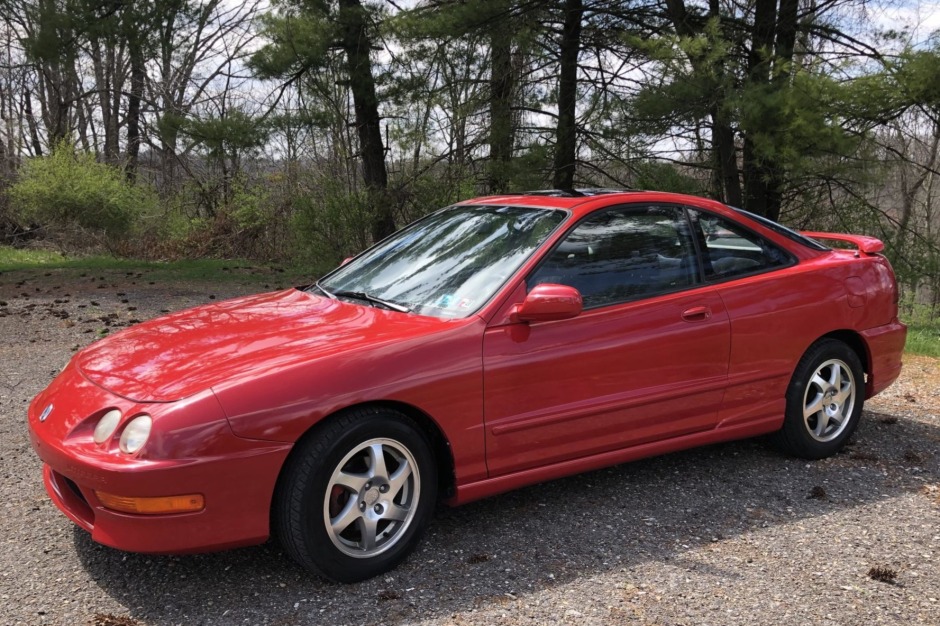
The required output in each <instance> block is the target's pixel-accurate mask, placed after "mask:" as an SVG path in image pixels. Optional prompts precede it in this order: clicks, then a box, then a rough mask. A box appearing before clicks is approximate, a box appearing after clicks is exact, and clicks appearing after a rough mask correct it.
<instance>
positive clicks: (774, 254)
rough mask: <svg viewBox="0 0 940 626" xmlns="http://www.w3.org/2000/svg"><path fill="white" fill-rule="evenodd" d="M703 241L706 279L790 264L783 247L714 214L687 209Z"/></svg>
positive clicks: (760, 270) (749, 272)
mask: <svg viewBox="0 0 940 626" xmlns="http://www.w3.org/2000/svg"><path fill="white" fill-rule="evenodd" d="M689 212H690V213H691V214H692V217H693V220H692V221H693V224H695V228H696V236H698V237H699V242H700V244H702V245H701V246H700V247H702V266H703V270H704V272H705V279H706V280H723V279H726V278H733V277H735V276H744V275H746V274H755V273H758V272H762V271H765V270H768V269H773V268H775V267H783V266H785V265H789V264H790V257H789V255H787V253H785V252H784V251H783V250H781V249H780V248H778V247H777V246H775V245H774V244H772V243H770V242H769V241H767V240H766V239H764V238H763V237H761V236H760V235H756V234H754V233H752V232H750V231H749V230H747V229H746V228H743V227H742V226H739V225H737V224H735V223H734V222H732V221H730V220H727V219H725V218H723V217H719V216H717V215H712V214H710V213H703V212H701V211H695V210H692V209H690V210H689Z"/></svg>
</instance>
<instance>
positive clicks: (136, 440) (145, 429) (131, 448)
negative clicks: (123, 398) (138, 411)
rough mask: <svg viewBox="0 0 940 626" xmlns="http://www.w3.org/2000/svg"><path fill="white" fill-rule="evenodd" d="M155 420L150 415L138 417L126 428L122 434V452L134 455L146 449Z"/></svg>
mask: <svg viewBox="0 0 940 626" xmlns="http://www.w3.org/2000/svg"><path fill="white" fill-rule="evenodd" d="M152 425H153V420H152V419H150V416H149V415H138V416H137V417H135V418H134V419H132V420H131V421H130V422H128V424H127V426H125V427H124V432H122V433H121V452H126V453H127V454H134V453H135V452H137V451H138V450H140V449H141V448H143V447H144V444H145V443H147V437H149V436H150V427H151V426H152Z"/></svg>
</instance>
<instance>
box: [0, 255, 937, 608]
mask: <svg viewBox="0 0 940 626" xmlns="http://www.w3.org/2000/svg"><path fill="white" fill-rule="evenodd" d="M48 274H49V275H44V273H43V272H33V273H29V274H26V273H5V274H0V507H2V509H0V624H27V625H33V624H68V625H73V624H95V625H110V626H115V625H129V624H185V625H190V624H271V625H288V624H328V625H339V624H551V623H571V624H670V625H679V624H687V625H693V624H694V625H697V626H700V625H704V624H716V625H718V624H747V625H749V626H753V625H760V624H767V625H774V626H779V625H781V624H800V625H804V624H846V625H853V626H854V625H866V626H867V625H873V624H920V623H922V624H940V523H938V522H940V385H938V381H940V362H938V361H935V360H932V359H926V358H911V359H909V360H908V362H907V366H906V370H905V373H904V378H903V380H902V381H901V382H900V383H899V384H898V385H896V386H895V387H894V388H892V389H891V390H889V391H888V392H886V393H885V394H884V395H883V396H882V397H879V398H876V399H875V400H873V401H872V402H870V403H869V404H868V410H867V411H866V414H865V418H864V421H863V423H862V426H861V428H860V430H859V431H858V434H857V435H856V436H855V441H854V443H853V444H852V445H851V446H850V447H849V448H848V450H847V451H846V452H845V453H843V454H840V455H838V456H837V457H835V458H833V459H829V460H826V461H821V462H814V463H807V462H805V461H798V460H794V459H790V458H785V457H782V456H780V455H779V454H777V453H775V452H773V451H770V450H769V449H767V448H766V447H765V446H764V445H763V444H762V443H761V442H760V441H743V442H737V443H731V444H725V445H718V446H712V447H709V448H705V449H701V450H695V451H691V452H685V453H677V454H672V455H669V456H666V457H662V458H658V459H651V460H647V461H641V462H637V463H632V464H628V465H623V466H620V467H615V468H612V469H608V470H602V471H598V472H593V473H590V474H586V475H583V476H579V477H574V478H568V479H565V480H559V481H555V482H551V483H547V484H543V485H538V486H535V487H530V488H527V489H523V490H520V491H517V492H514V493H510V494H506V495H503V496H500V497H496V498H491V499H489V500H485V501H482V502H478V503H474V504H470V505H467V506H464V507H462V508H458V509H446V508H441V509H440V510H439V511H438V514H437V517H436V519H435V520H434V522H433V523H432V526H431V529H430V532H429V534H428V537H427V539H426V540H425V541H424V543H423V544H422V546H421V547H420V548H419V550H418V552H417V553H416V554H415V555H413V556H412V557H411V558H410V559H409V560H408V561H407V562H406V563H405V564H404V565H403V566H402V567H400V568H399V569H397V570H396V571H394V572H392V573H391V574H389V575H387V576H385V577H380V578H378V579H374V580H371V581H367V582H365V583H361V584H356V585H347V586H337V585H332V584H328V583H325V582H323V581H321V580H319V579H316V578H313V577H310V576H308V575H307V574H305V573H304V572H302V571H301V570H299V569H298V568H297V567H295V566H294V565H292V564H291V562H290V561H288V560H287V558H286V557H285V556H284V555H282V554H281V553H280V551H279V550H278V549H277V548H276V547H275V546H273V545H271V544H268V545H264V546H259V547H255V548H247V549H242V550H235V551H230V552H226V553H220V554H210V555H200V556H189V557H153V556H142V555H135V554H127V553H122V552H118V551H116V550H112V549H109V548H105V547H102V546H99V545H96V544H94V543H92V542H91V540H90V539H89V537H88V536H87V534H86V533H84V532H82V531H80V530H78V529H76V528H75V527H74V525H73V524H72V523H71V522H69V521H68V520H67V519H66V518H65V517H64V516H63V515H62V514H60V513H59V512H58V511H57V510H56V508H55V507H54V506H53V505H52V504H51V503H50V501H49V500H48V498H47V497H46V495H45V493H44V490H43V487H42V479H41V465H40V463H39V460H38V459H37V457H36V456H35V454H34V453H33V451H32V449H31V447H30V444H29V440H28V437H27V434H26V425H25V411H26V406H27V403H28V402H29V400H30V399H31V398H32V396H33V395H34V394H36V393H37V392H38V391H40V390H41V389H42V388H43V387H44V386H45V385H46V384H47V383H48V382H49V380H50V379H51V378H52V377H53V376H54V375H55V373H56V372H57V371H58V369H59V368H60V367H61V366H62V365H63V364H64V363H65V362H66V360H67V359H68V358H69V355H70V354H71V353H72V352H73V351H74V350H76V349H78V348H79V347H80V346H83V345H85V344H87V343H89V342H90V341H92V340H94V339H96V338H97V337H99V336H101V335H102V334H106V333H108V332H114V331H115V330H116V329H118V328H120V327H121V326H123V325H126V324H127V323H129V322H131V321H132V320H142V319H145V318H148V317H152V316H154V315H158V314H159V313H160V312H161V311H162V310H175V309H179V308H183V307H187V306H191V305H195V304H200V303H204V302H208V301H210V299H221V298H225V297H229V296H233V295H236V294H239V293H245V292H249V291H254V290H258V289H259V286H260V285H259V283H258V281H256V280H255V281H251V282H249V283H239V282H238V281H237V280H235V281H228V282H224V283H213V284H203V283H187V284H179V285H173V286H161V285H156V284H150V282H151V281H150V280H148V277H147V275H146V274H137V273H130V274H126V273H123V272H120V273H114V272H98V273H95V274H94V275H92V274H87V275H84V276H80V275H79V274H78V273H77V272H49V273H48ZM262 282H263V281H262ZM275 286H276V285H275V284H273V283H272V284H271V285H270V287H271V288H273V287H275ZM872 568H881V569H880V574H882V576H881V578H883V579H884V580H885V581H887V582H885V581H879V580H875V579H873V578H872V577H870V576H869V573H870V572H871V570H872ZM874 573H876V574H877V573H879V570H876V572H874Z"/></svg>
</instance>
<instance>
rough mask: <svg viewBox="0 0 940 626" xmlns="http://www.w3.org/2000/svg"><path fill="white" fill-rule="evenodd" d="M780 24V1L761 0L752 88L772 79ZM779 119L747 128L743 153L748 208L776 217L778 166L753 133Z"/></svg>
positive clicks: (751, 57)
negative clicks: (777, 27) (778, 6)
mask: <svg viewBox="0 0 940 626" xmlns="http://www.w3.org/2000/svg"><path fill="white" fill-rule="evenodd" d="M776 24H777V0H757V2H756V3H755V7H754V25H753V28H752V30H751V49H750V51H749V52H748V57H747V77H746V81H745V82H746V83H747V85H748V86H750V87H751V88H760V87H761V86H763V85H767V84H768V83H769V82H770V76H771V69H772V67H773V65H772V61H773V53H774V34H775V30H776ZM775 122H776V120H774V119H762V120H760V121H759V122H755V123H757V124H760V126H761V129H760V130H758V129H757V128H749V129H746V131H745V136H744V152H743V162H744V208H746V209H747V210H748V211H751V212H752V213H756V214H758V215H763V216H764V217H767V218H769V219H773V220H775V219H777V218H778V217H779V215H780V198H781V194H780V189H779V185H780V175H779V172H778V171H777V167H778V165H777V163H774V162H772V161H771V159H770V158H769V157H768V155H762V154H759V153H758V151H757V149H756V147H755V143H754V140H753V136H754V135H755V134H758V133H760V132H764V129H768V128H769V129H773V127H774V124H775Z"/></svg>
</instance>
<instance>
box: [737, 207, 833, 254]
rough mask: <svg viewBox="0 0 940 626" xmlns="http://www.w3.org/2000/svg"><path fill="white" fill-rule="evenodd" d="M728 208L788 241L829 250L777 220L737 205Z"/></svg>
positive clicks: (815, 248) (816, 248)
mask: <svg viewBox="0 0 940 626" xmlns="http://www.w3.org/2000/svg"><path fill="white" fill-rule="evenodd" d="M729 208H730V209H732V210H734V211H736V212H737V213H739V214H740V215H743V216H745V217H747V218H749V219H751V220H753V221H755V222H757V223H758V224H760V225H761V226H763V227H764V228H769V229H770V230H772V231H774V232H775V233H777V234H778V235H783V236H784V237H786V238H787V239H789V240H790V241H795V242H796V243H798V244H801V245H804V246H806V247H807V248H812V249H813V250H829V248H827V247H826V246H824V245H822V244H821V243H819V242H818V241H815V240H813V239H810V238H809V237H804V236H803V235H801V234H800V233H798V232H796V231H795V230H792V229H790V228H787V227H786V226H784V225H782V224H778V223H777V222H775V221H773V220H769V219H767V218H766V217H762V216H760V215H757V214H755V213H751V212H750V211H745V210H744V209H739V208H737V207H729Z"/></svg>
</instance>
